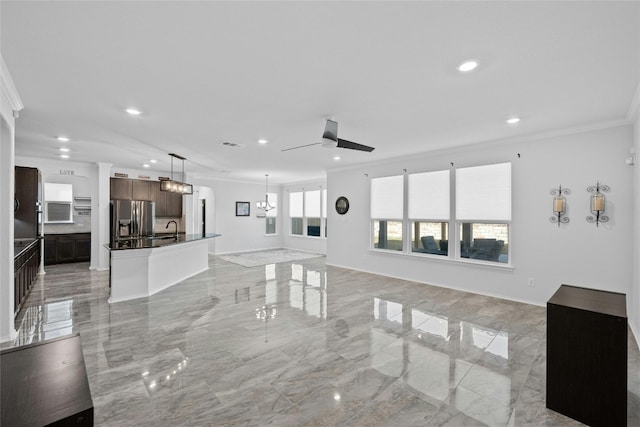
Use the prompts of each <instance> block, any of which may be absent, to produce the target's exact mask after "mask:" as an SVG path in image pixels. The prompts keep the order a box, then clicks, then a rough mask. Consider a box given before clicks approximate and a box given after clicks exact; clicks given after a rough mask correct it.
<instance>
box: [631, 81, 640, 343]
mask: <svg viewBox="0 0 640 427" xmlns="http://www.w3.org/2000/svg"><path fill="white" fill-rule="evenodd" d="M638 93H640V89H639V91H638ZM633 128H634V144H633V147H634V151H635V162H636V164H635V165H634V166H633V202H634V205H633V222H634V224H633V225H634V231H633V261H632V263H633V282H632V288H631V292H630V299H631V305H632V307H631V313H630V316H629V324H630V325H631V329H632V330H633V333H634V335H635V336H636V339H637V340H640V110H639V109H638V107H637V106H636V110H635V118H634V126H633Z"/></svg>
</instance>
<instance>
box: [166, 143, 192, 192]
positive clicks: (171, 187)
mask: <svg viewBox="0 0 640 427" xmlns="http://www.w3.org/2000/svg"><path fill="white" fill-rule="evenodd" d="M169 156H171V178H170V179H161V180H160V191H166V192H169V193H180V194H193V185H191V184H187V183H186V182H184V161H185V160H187V159H185V158H184V157H182V156H181V155H179V154H174V153H169ZM174 157H175V158H176V159H180V160H182V181H176V180H174V179H173V159H174Z"/></svg>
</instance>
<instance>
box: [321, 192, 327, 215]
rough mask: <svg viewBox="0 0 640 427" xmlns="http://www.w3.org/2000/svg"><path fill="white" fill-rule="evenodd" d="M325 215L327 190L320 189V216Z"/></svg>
mask: <svg viewBox="0 0 640 427" xmlns="http://www.w3.org/2000/svg"><path fill="white" fill-rule="evenodd" d="M326 217H327V190H322V218H326Z"/></svg>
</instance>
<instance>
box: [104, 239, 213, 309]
mask: <svg viewBox="0 0 640 427" xmlns="http://www.w3.org/2000/svg"><path fill="white" fill-rule="evenodd" d="M218 236H220V234H213V233H209V234H204V235H202V234H179V235H177V236H173V235H169V236H157V237H145V238H136V239H122V240H118V241H116V242H114V243H113V244H111V245H105V247H106V248H107V249H109V252H110V264H111V276H110V286H111V296H110V298H109V302H110V303H116V302H121V301H128V300H132V299H136V298H144V297H148V296H151V295H153V294H156V293H158V292H160V291H161V290H163V289H166V288H168V287H170V286H172V285H175V284H176V283H179V282H181V281H183V280H185V279H188V278H189V277H191V276H195V275H196V274H198V273H202V272H203V271H205V270H207V269H208V268H209V257H208V253H209V251H208V248H209V243H208V241H207V240H208V239H212V238H214V237H218Z"/></svg>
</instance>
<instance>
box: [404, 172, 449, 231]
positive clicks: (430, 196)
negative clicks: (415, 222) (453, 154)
mask: <svg viewBox="0 0 640 427" xmlns="http://www.w3.org/2000/svg"><path fill="white" fill-rule="evenodd" d="M409 219H441V220H448V219H449V171H448V170H444V171H436V172H425V173H416V174H411V175H409Z"/></svg>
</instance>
